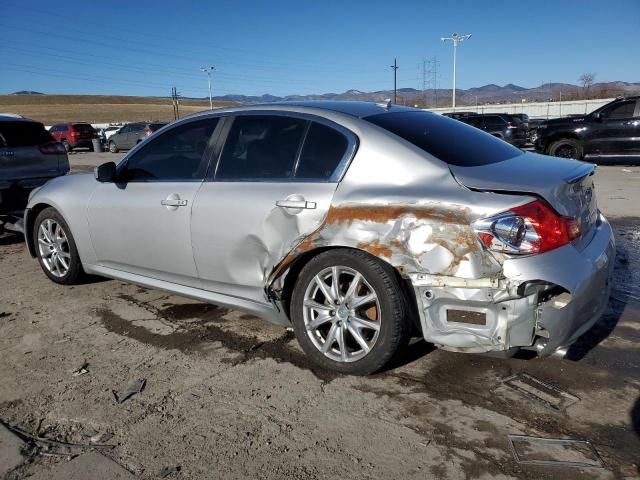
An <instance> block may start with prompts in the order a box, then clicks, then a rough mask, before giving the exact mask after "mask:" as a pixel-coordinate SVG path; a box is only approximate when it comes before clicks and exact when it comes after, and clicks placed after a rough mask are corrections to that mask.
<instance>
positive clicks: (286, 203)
mask: <svg viewBox="0 0 640 480" xmlns="http://www.w3.org/2000/svg"><path fill="white" fill-rule="evenodd" d="M276 207H282V208H307V209H310V210H313V209H314V208H316V202H307V201H306V200H278V201H277V202H276Z"/></svg>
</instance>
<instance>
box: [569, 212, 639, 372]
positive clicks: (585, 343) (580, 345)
mask: <svg viewBox="0 0 640 480" xmlns="http://www.w3.org/2000/svg"><path fill="white" fill-rule="evenodd" d="M627 220H628V219H627ZM637 221H638V219H633V220H632V222H633V223H636V224H637ZM611 223H612V227H613V228H614V231H615V232H616V258H615V259H614V262H615V265H614V272H613V277H612V279H611V282H612V285H611V296H610V297H609V304H608V305H607V308H606V310H605V312H604V314H603V315H602V317H601V318H600V320H598V322H597V323H596V324H595V325H594V326H593V327H592V328H591V329H590V330H589V331H587V332H586V333H585V334H584V335H582V336H581V337H580V338H578V340H576V342H575V343H573V344H572V345H571V346H570V347H569V349H568V350H567V353H566V355H565V357H564V358H565V359H567V360H572V361H576V362H577V361H580V360H582V359H583V358H584V357H585V356H586V355H587V354H588V353H589V352H590V351H591V350H593V349H594V348H596V347H597V346H598V345H599V344H600V343H601V342H602V341H604V340H605V339H606V338H607V337H608V336H609V335H611V332H613V330H614V329H615V328H616V325H618V322H619V321H620V318H621V317H622V314H623V313H624V310H625V307H626V305H627V303H629V301H630V292H629V289H628V288H626V286H625V284H626V283H627V282H629V279H630V278H631V275H632V271H634V270H635V269H638V268H640V265H632V263H637V262H634V260H637V258H636V256H637V253H636V251H635V249H637V247H638V245H635V246H634V245H633V241H630V239H628V238H625V237H623V236H621V231H623V230H624V228H625V224H626V221H624V223H621V224H618V222H611Z"/></svg>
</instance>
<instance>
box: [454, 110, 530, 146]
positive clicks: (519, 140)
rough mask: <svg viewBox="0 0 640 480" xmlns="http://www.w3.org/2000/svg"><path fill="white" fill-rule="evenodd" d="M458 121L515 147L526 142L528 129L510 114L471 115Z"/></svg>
mask: <svg viewBox="0 0 640 480" xmlns="http://www.w3.org/2000/svg"><path fill="white" fill-rule="evenodd" d="M458 120H460V121H461V122H464V123H467V124H469V125H472V126H474V127H476V128H479V129H480V130H484V131H485V132H487V133H490V134H491V135H493V136H494V137H498V138H501V139H502V140H504V141H506V142H509V143H510V144H512V145H514V146H516V147H521V146H523V145H524V144H526V143H527V141H528V135H529V134H528V128H527V127H526V126H525V125H524V124H523V123H522V121H520V119H519V118H516V117H514V116H513V115H512V114H506V113H505V114H503V113H500V114H498V113H493V114H484V115H471V116H468V117H464V118H459V119H458Z"/></svg>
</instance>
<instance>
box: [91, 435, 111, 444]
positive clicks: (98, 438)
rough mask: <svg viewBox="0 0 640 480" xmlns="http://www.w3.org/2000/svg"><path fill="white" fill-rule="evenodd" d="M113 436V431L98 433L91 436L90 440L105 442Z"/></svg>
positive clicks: (98, 442)
mask: <svg viewBox="0 0 640 480" xmlns="http://www.w3.org/2000/svg"><path fill="white" fill-rule="evenodd" d="M112 438H113V434H112V433H107V432H104V433H96V434H95V435H93V436H91V438H89V441H90V442H91V443H92V444H94V445H95V444H104V443H106V442H108V441H109V440H111V439H112Z"/></svg>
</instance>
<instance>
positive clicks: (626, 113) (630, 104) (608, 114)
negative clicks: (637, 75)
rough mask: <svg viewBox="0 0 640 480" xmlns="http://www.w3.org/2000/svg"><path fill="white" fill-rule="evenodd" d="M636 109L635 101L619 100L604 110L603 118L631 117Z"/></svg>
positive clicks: (619, 118)
mask: <svg viewBox="0 0 640 480" xmlns="http://www.w3.org/2000/svg"><path fill="white" fill-rule="evenodd" d="M635 109H636V101H635V100H629V101H626V102H621V103H619V104H617V105H614V106H612V107H611V108H609V109H608V110H605V111H604V114H603V117H604V119H605V120H622V119H625V118H633V112H634V110H635Z"/></svg>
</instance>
